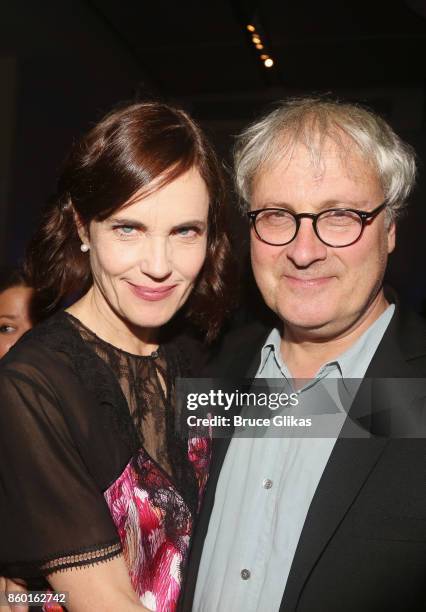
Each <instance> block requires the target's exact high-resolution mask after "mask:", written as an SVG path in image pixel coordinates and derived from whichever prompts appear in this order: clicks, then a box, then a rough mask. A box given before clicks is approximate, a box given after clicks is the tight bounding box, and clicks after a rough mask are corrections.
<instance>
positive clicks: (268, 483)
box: [262, 478, 274, 489]
mask: <svg viewBox="0 0 426 612" xmlns="http://www.w3.org/2000/svg"><path fill="white" fill-rule="evenodd" d="M273 484H274V483H273V482H272V480H270V479H269V478H265V480H264V481H263V482H262V486H263V488H264V489H271V488H272V485H273Z"/></svg>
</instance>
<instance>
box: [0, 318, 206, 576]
mask: <svg viewBox="0 0 426 612" xmlns="http://www.w3.org/2000/svg"><path fill="white" fill-rule="evenodd" d="M189 347H192V344H188V343H187V342H183V341H175V342H173V343H166V344H164V345H162V346H160V348H159V350H158V351H155V352H154V353H152V354H151V355H150V356H147V357H144V356H137V355H132V354H130V353H127V352H125V351H122V350H120V349H117V348H116V347H114V346H112V345H110V344H108V343H107V342H105V341H103V340H101V339H100V338H98V337H97V336H96V335H95V334H94V333H93V332H92V331H90V330H89V329H87V328H86V327H84V326H83V324H82V323H81V322H80V321H78V320H77V319H75V318H74V317H72V316H71V315H69V314H67V313H58V314H57V315H55V316H53V317H52V318H51V319H49V320H48V321H46V322H45V323H43V324H42V325H40V326H38V327H37V328H35V329H34V330H32V331H31V332H30V333H28V334H27V335H26V336H25V337H24V338H23V339H22V340H21V341H20V342H19V343H18V345H16V346H15V347H14V349H12V351H10V352H9V353H8V355H7V356H6V357H5V358H4V359H3V360H2V361H1V362H0V542H1V546H0V575H6V576H12V577H13V576H15V577H23V578H31V577H39V576H43V575H48V574H49V573H51V572H52V571H57V570H59V569H64V568H67V567H72V566H78V565H84V564H87V563H96V562H98V561H102V560H105V559H108V558H110V557H112V556H114V555H116V554H119V553H120V552H121V550H122V543H123V537H124V536H123V534H122V533H121V532H120V525H118V523H117V521H115V522H114V520H113V517H112V515H114V512H113V510H112V508H111V507H108V504H107V503H106V499H105V496H106V492H108V491H109V495H110V498H109V499H110V501H111V499H112V498H111V491H112V490H113V489H112V488H111V487H113V486H114V484H115V483H116V481H118V479H119V477H120V475H122V474H123V473H124V472H125V470H126V466H129V465H131V470H132V475H133V476H132V477H134V478H136V480H138V481H139V482H142V485H143V487H142V488H143V493H144V495H145V496H148V498H149V500H150V503H151V504H152V507H153V508H155V511H156V512H157V514H158V516H161V517H163V519H164V520H162V524H163V527H164V529H165V533H166V536H165V537H166V539H167V538H169V539H170V538H171V539H173V538H174V541H176V542H177V539H176V538H177V536H176V533H177V532H178V531H179V529H181V525H182V524H185V525H188V524H189V523H191V524H192V520H191V517H192V516H193V514H194V512H195V510H196V508H197V503H198V501H199V488H200V486H201V484H202V483H201V480H200V472H199V471H197V469H198V468H197V466H196V465H195V463H194V460H192V459H191V457H189V456H188V440H185V438H184V437H182V436H181V435H179V434H177V433H176V432H175V428H174V423H175V411H176V408H175V405H174V401H173V399H174V381H175V378H176V377H177V376H188V375H190V373H191V372H190V370H191V368H190V360H189V358H188V357H191V355H188V354H189V353H190V352H191V350H192V348H189ZM191 452H192V451H191ZM141 453H142V454H141ZM192 454H193V453H192ZM191 456H192V455H191ZM135 457H137V460H136V459H135ZM129 462H130V464H129ZM147 466H148V467H149V466H150V467H151V469H150V471H149V470H148V467H147ZM153 471H154V472H155V474H156V477H155V478H153V477H152V472H153ZM148 472H149V473H148ZM135 475H136V476H135ZM147 475H148V476H149V477H147ZM160 481H161V483H162V484H161V487H160V486H159V482H160ZM165 483H166V484H165ZM159 489H161V490H159ZM114 495H116V492H115V493H114ZM113 501H114V500H113ZM115 501H116V500H115ZM111 503H112V502H111ZM185 534H186V535H185V537H186V536H187V533H186V532H185ZM180 535H182V532H180ZM120 536H123V537H122V538H121V539H120ZM184 541H185V542H186V540H184ZM179 542H180V540H179ZM177 546H178V545H177ZM179 546H181V545H180V544H179ZM179 546H178V547H179ZM134 586H135V585H134ZM135 588H136V587H135Z"/></svg>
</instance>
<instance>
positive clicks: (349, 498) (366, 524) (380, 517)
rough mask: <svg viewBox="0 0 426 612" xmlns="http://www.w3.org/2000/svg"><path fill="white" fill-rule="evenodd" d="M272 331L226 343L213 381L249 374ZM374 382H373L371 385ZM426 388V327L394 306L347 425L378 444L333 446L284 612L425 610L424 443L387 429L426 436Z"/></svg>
mask: <svg viewBox="0 0 426 612" xmlns="http://www.w3.org/2000/svg"><path fill="white" fill-rule="evenodd" d="M267 333H268V330H265V328H263V327H262V326H260V325H252V326H251V327H250V328H249V329H247V330H245V331H242V330H241V331H240V332H239V333H237V334H236V335H234V337H230V338H229V340H228V341H227V343H225V347H224V350H223V352H222V354H219V355H218V356H217V357H216V359H215V360H214V361H213V362H212V364H211V368H210V372H209V376H222V377H223V376H226V374H227V373H229V372H232V374H233V376H236V377H238V376H248V377H250V376H253V375H254V374H255V371H256V368H257V366H258V362H259V355H260V348H261V346H262V345H263V343H264V341H265V338H266V335H267ZM254 356H255V359H254V360H253V357H254ZM383 378H388V379H389V380H388V381H386V380H383ZM369 379H370V380H371V379H376V381H375V382H374V383H373V385H371V384H370V382H369ZM393 379H397V380H393ZM398 379H399V380H398ZM402 379H411V382H412V383H413V385H410V381H409V380H408V381H407V380H402ZM425 381H426V325H425V322H424V321H423V320H422V319H421V318H420V317H418V316H417V315H415V314H413V313H408V312H406V311H403V310H402V309H400V308H399V307H397V310H396V312H395V315H394V317H393V318H392V321H391V323H390V324H389V327H388V329H387V330H386V332H385V334H384V336H383V338H382V340H381V342H380V345H379V347H378V349H377V351H376V353H375V355H374V357H373V359H372V361H371V363H370V366H369V368H368V370H367V372H366V375H365V379H364V381H363V383H362V384H361V387H360V389H359V392H358V394H357V396H356V398H355V400H354V402H353V405H352V408H351V411H350V414H349V416H350V419H349V418H348V419H347V424H348V425H350V422H351V421H353V420H354V421H357V422H358V423H360V424H362V425H363V426H364V427H367V428H369V430H370V431H371V432H372V433H373V437H372V438H370V439H355V438H345V437H343V436H341V437H339V439H338V440H337V441H336V444H335V446H334V449H333V451H332V453H331V456H330V459H329V461H328V463H327V465H326V468H325V470H324V473H323V475H322V478H321V480H320V482H319V485H318V487H317V490H316V492H315V495H314V498H313V500H312V503H311V506H310V508H309V512H308V515H307V517H306V521H305V524H304V527H303V530H302V533H301V536H300V540H299V544H298V546H297V549H296V553H295V556H294V560H293V563H292V566H291V570H290V574H289V577H288V581H287V585H286V587H285V591H284V595H283V599H282V603H281V607H280V612H296V611H297V612H369V611H371V612H373V611H374V612H396V611H398V612H408V611H420V610H421V611H423V612H424V611H426V439H425V437H423V438H421V437H419V438H416V439H413V438H404V437H402V438H401V437H399V438H396V437H395V431H391V430H392V428H394V429H395V427H397V430H398V432H401V431H402V432H404V427H406V431H407V432H408V431H410V432H411V433H413V431H417V432H419V433H421V435H423V436H425V435H426V434H425V413H426V391H425ZM391 408H393V409H394V414H393V417H395V412H396V416H397V421H398V422H397V423H396V425H395V418H390V416H389V415H390V409H391ZM345 426H346V425H345ZM345 426H344V429H343V430H342V431H345ZM421 429H422V431H420V430H421ZM389 434H391V437H389ZM396 435H404V433H402V434H401V433H397V434H396ZM228 445H229V439H227V440H223V439H221V440H215V454H214V460H213V464H212V469H211V474H210V479H209V483H208V486H207V490H206V495H205V499H204V504H203V507H202V510H201V513H200V517H199V521H198V526H197V528H196V531H195V536H194V541H193V545H192V549H191V555H190V559H189V567H188V572H187V578H186V584H185V587H184V591H183V595H182V598H181V610H183V611H184V612H189V611H190V610H191V609H192V601H193V596H194V591H195V583H196V579H197V573H198V568H199V563H200V559H201V553H202V548H203V542H204V539H205V536H206V533H207V529H208V524H209V517H210V514H211V511H212V508H213V504H214V497H215V490H216V485H217V480H218V477H219V473H220V469H221V466H222V463H223V460H224V458H225V455H226V451H227V448H228ZM283 589H284V585H283ZM195 612H197V611H195ZM221 612H222V611H221ZM223 612H243V611H239V610H232V611H228V610H225V611H223ZM265 612H273V611H272V610H271V611H269V610H268V611H265Z"/></svg>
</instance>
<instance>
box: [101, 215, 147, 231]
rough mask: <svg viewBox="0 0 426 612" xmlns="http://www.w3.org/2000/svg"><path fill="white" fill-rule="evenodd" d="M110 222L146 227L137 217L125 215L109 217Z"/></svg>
mask: <svg viewBox="0 0 426 612" xmlns="http://www.w3.org/2000/svg"><path fill="white" fill-rule="evenodd" d="M107 221H108V223H110V224H111V225H129V226H132V227H139V228H144V227H146V226H145V224H144V223H142V222H141V221H138V220H137V219H130V218H125V217H112V218H110V219H107Z"/></svg>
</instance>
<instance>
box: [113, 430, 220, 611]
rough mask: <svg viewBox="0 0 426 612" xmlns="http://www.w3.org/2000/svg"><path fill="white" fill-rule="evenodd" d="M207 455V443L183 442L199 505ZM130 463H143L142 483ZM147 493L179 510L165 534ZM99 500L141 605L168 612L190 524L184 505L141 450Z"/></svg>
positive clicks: (160, 512)
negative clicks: (108, 516)
mask: <svg viewBox="0 0 426 612" xmlns="http://www.w3.org/2000/svg"><path fill="white" fill-rule="evenodd" d="M210 453H211V447H210V440H209V439H207V438H191V439H190V440H189V442H188V458H189V460H190V461H191V463H192V464H193V467H194V471H195V474H196V477H197V481H198V486H199V503H200V502H201V499H202V494H203V491H204V487H205V484H206V482H207V477H208V469H209V464H210ZM136 462H137V463H139V464H141V463H143V473H145V474H146V479H145V481H143V482H141V476H140V473H141V470H140V465H136ZM153 489H155V490H156V491H158V492H159V493H160V495H163V496H164V495H165V496H167V498H168V503H167V505H168V506H170V507H172V506H174V508H176V507H179V509H180V516H179V521H178V524H175V525H172V528H171V529H170V528H168V527H170V520H168V519H170V517H168V516H167V512H166V511H165V509H164V506H163V505H162V507H161V508H160V507H159V506H157V505H156V504H155V501H154V500H153V499H152V495H150V493H149V492H150V491H152V490H153ZM104 495H105V499H106V501H107V504H108V506H109V509H110V512H111V515H112V518H113V520H114V523H115V525H116V527H117V531H118V533H119V536H120V539H121V543H122V546H123V555H124V558H125V560H126V562H127V565H128V568H129V573H130V578H131V581H132V584H133V588H134V589H135V591H136V593H137V594H138V596H139V598H140V600H141V602H142V603H143V605H144V606H146V607H147V608H149V609H150V610H155V611H156V612H173V611H174V610H175V609H176V605H177V601H178V597H179V592H180V586H181V582H182V568H183V566H184V564H185V561H186V555H187V551H188V546H189V541H190V536H191V533H192V523H193V517H192V515H191V513H190V511H189V509H188V507H187V506H186V504H185V501H184V499H183V498H182V496H181V495H180V493H179V492H178V491H177V490H176V488H175V487H174V485H173V483H172V481H171V480H170V478H169V477H168V476H167V474H165V472H164V471H163V470H162V469H161V468H160V467H159V466H158V465H157V464H156V463H155V462H154V461H153V460H152V459H151V458H150V457H149V456H148V455H147V454H146V452H145V451H144V450H143V449H141V450H140V451H139V453H138V454H137V456H135V457H134V458H133V459H132V460H131V461H130V462H129V463H128V464H127V466H126V468H125V469H124V471H123V472H122V474H121V475H120V477H119V478H118V479H117V480H116V481H115V482H114V483H113V484H112V485H111V486H110V487H109V489H108V490H107V491H106V492H105V494H104Z"/></svg>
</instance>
